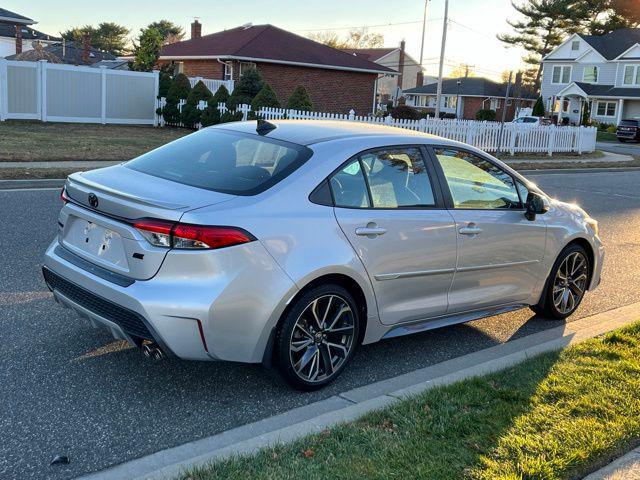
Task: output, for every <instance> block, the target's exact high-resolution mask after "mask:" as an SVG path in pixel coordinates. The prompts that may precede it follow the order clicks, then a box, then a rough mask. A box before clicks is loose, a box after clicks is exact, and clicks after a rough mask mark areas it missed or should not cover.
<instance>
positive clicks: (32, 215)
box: [0, 147, 640, 479]
mask: <svg viewBox="0 0 640 480" xmlns="http://www.w3.org/2000/svg"><path fill="white" fill-rule="evenodd" d="M634 148H637V147H634ZM529 178H531V179H532V180H533V181H535V182H537V183H538V184H539V185H540V186H541V188H542V189H543V190H545V191H546V192H547V193H549V194H551V195H553V196H556V197H558V198H560V199H562V200H566V201H576V202H577V203H578V204H580V205H581V206H582V207H583V208H585V209H586V210H587V211H588V212H589V213H590V214H591V215H592V216H593V217H595V218H596V219H597V220H598V221H599V223H600V232H601V233H600V235H601V237H602V239H603V242H604V244H605V246H606V248H607V252H606V259H605V266H604V271H603V280H602V284H601V286H600V287H599V289H598V290H597V291H595V292H593V293H591V294H588V295H587V297H586V298H585V300H584V302H583V304H582V306H581V307H580V309H579V310H578V312H577V313H576V314H574V316H573V317H572V318H571V319H569V321H572V320H576V319H578V318H582V317H584V316H588V315H591V314H594V313H598V312H602V311H606V310H609V309H612V308H615V307H618V306H621V305H625V304H628V303H631V302H634V301H637V300H638V286H639V285H640V261H638V259H639V258H640V233H639V232H638V227H640V191H639V190H638V188H637V185H638V184H639V183H640V172H638V171H628V172H615V173H579V174H578V173H568V174H536V175H531V176H529ZM60 207H61V204H60V200H59V198H58V191H54V190H40V191H31V190H27V191H13V192H11V191H0V213H1V218H2V219H3V221H4V223H5V229H4V230H3V231H2V232H0V255H1V258H2V262H1V263H0V305H1V306H2V310H1V311H0V327H1V328H2V337H1V340H0V398H2V409H0V432H2V436H3V438H2V442H1V443H0V478H2V479H18V478H20V479H26V478H54V479H60V478H73V477H76V476H78V475H81V474H85V473H89V472H94V471H97V470H100V469H104V468H107V467H109V466H110V465H114V464H117V463H121V462H123V461H126V460H130V459H133V458H136V457H140V456H142V455H146V454H149V453H152V452H155V451H158V450H160V449H163V448H167V447H171V446H175V445H179V444H182V443H185V442H188V441H191V440H195V439H198V438H203V437H206V436H209V435H212V434H215V433H218V432H221V431H225V430H228V429H230V428H233V427H235V426H239V425H243V424H246V423H248V422H252V421H256V420H259V419H261V418H266V417H269V416H271V415H274V414H277V413H281V412H284V411H286V410H289V409H291V408H294V407H299V406H303V405H306V404H310V403H312V402H314V401H317V400H319V399H322V398H327V397H330V396H332V395H335V394H337V393H339V392H341V391H344V390H347V389H349V388H353V387H356V386H360V385H365V384H367V383H370V382H373V381H377V380H381V379H384V378H389V377H392V376H395V375H399V374H401V373H405V372H409V371H412V370H415V369H418V368H422V367H425V366H428V365H431V364H434V363H438V362H441V361H444V360H447V359H451V358H454V357H456V356H459V355H463V354H466V353H469V352H472V351H476V350H479V349H483V348H487V347H490V346H492V345H495V344H497V343H502V342H507V341H509V340H512V339H516V338H520V337H522V336H525V335H528V334H531V333H535V332H538V331H541V330H544V329H547V328H550V327H555V326H558V325H561V324H562V322H557V321H548V320H543V319H539V318H534V317H533V315H532V312H530V311H529V310H528V309H527V310H521V311H518V312H515V313H510V314H505V315H500V316H497V317H493V318H489V319H484V320H480V321H476V322H472V323H469V324H465V325H459V326H455V327H448V328H443V329H439V330H435V331H429V332H425V333H422V334H417V335H413V336H409V337H401V338H397V339H393V340H388V341H384V342H380V343H378V344H375V345H370V346H366V347H363V348H361V349H360V350H359V352H358V353H357V355H356V357H355V358H354V361H353V363H352V364H351V366H350V368H348V369H347V371H345V373H344V374H343V375H342V376H341V377H340V378H339V379H338V380H337V381H336V382H334V383H333V384H331V385H330V386H329V387H327V388H325V389H323V390H320V391H318V392H313V393H302V392H297V391H294V390H291V388H290V387H289V386H288V385H286V384H285V383H284V382H283V381H282V380H281V378H280V377H279V376H278V374H277V372H275V371H268V370H265V369H264V368H263V367H262V366H259V365H238V364H229V363H196V362H186V361H180V360H176V359H166V360H164V361H161V362H157V363H156V362H153V361H150V360H148V359H146V358H144V357H143V356H142V354H141V353H140V352H138V351H136V350H134V349H131V348H129V347H128V346H127V345H126V344H124V343H122V342H116V341H114V340H113V338H112V337H111V336H110V335H109V334H108V333H106V332H105V331H102V330H93V329H92V328H90V327H89V326H88V325H86V324H85V323H84V321H82V320H81V319H78V318H77V317H76V316H75V315H74V314H72V313H70V311H69V310H65V309H63V308H62V307H60V306H58V305H56V304H55V303H54V302H53V299H52V296H51V294H50V293H49V292H48V290H47V288H46V287H45V285H44V282H43V280H42V278H41V274H40V266H41V260H42V255H43V252H44V250H45V248H46V247H47V245H48V244H49V242H50V241H51V240H52V238H53V237H54V235H55V234H56V230H57V224H56V218H57V213H58V210H59V209H60ZM55 455H67V456H69V458H70V464H68V465H55V466H50V465H49V463H50V461H51V459H52V458H53V457H54V456H55Z"/></svg>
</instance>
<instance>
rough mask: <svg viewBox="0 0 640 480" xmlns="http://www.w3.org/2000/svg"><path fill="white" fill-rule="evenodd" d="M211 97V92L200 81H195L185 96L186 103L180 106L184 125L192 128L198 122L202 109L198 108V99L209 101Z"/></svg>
mask: <svg viewBox="0 0 640 480" xmlns="http://www.w3.org/2000/svg"><path fill="white" fill-rule="evenodd" d="M212 99H213V94H212V93H211V91H210V90H209V89H208V88H207V86H206V85H205V84H204V83H202V81H200V82H198V83H196V84H195V85H194V87H193V88H192V89H191V91H190V92H189V95H188V96H187V103H186V104H185V105H184V106H183V107H182V123H183V124H184V126H185V127H188V128H194V127H195V126H196V124H198V123H199V122H200V118H201V115H202V110H200V109H199V108H198V104H199V103H200V101H201V100H202V101H205V102H209V101H211V100H212Z"/></svg>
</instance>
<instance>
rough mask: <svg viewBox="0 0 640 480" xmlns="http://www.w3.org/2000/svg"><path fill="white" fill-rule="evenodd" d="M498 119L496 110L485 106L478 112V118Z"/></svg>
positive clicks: (491, 120) (486, 119) (489, 120)
mask: <svg viewBox="0 0 640 480" xmlns="http://www.w3.org/2000/svg"><path fill="white" fill-rule="evenodd" d="M495 119H496V111H495V110H491V109H489V108H484V109H481V110H478V111H477V112H476V120H482V121H488V122H493V121H494V120H495Z"/></svg>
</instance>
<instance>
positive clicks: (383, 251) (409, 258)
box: [330, 147, 456, 325]
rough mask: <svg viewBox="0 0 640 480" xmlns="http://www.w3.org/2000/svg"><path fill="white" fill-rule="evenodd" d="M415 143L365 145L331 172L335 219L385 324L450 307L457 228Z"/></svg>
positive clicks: (415, 318) (430, 167) (433, 175)
mask: <svg viewBox="0 0 640 480" xmlns="http://www.w3.org/2000/svg"><path fill="white" fill-rule="evenodd" d="M434 178H435V170H433V166H432V165H429V166H428V168H427V166H426V165H425V162H424V159H423V157H422V154H421V150H420V149H419V148H417V147H389V148H383V149H377V150H373V151H367V152H365V153H363V154H361V155H359V156H358V157H357V158H355V159H352V160H351V161H349V162H347V164H345V166H344V167H343V168H342V169H341V170H340V171H338V172H337V173H336V174H334V175H333V177H332V178H331V179H330V185H331V189H332V192H333V197H334V200H335V214H336V218H337V220H338V223H339V225H340V227H341V229H342V231H343V232H344V234H345V235H346V237H347V238H348V240H349V242H350V243H351V245H352V246H353V248H354V250H355V251H356V252H357V254H358V256H359V257H360V259H361V260H362V262H363V264H364V266H365V268H366V270H367V272H368V274H369V277H370V279H371V282H372V284H373V289H374V292H375V295H376V301H377V304H378V311H379V313H380V319H381V321H382V323H383V324H385V325H394V324H397V323H401V322H405V321H411V320H420V319H424V318H427V317H431V316H437V315H442V314H444V313H446V311H447V292H448V290H449V287H450V286H451V281H452V279H453V273H454V270H455V263H456V229H455V223H454V220H453V218H452V216H451V214H450V213H449V212H448V211H447V210H445V209H444V208H443V206H442V198H441V197H442V196H441V194H440V193H439V190H437V189H436V188H434V186H435V183H434V182H433V180H434Z"/></svg>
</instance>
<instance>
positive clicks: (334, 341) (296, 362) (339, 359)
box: [277, 284, 359, 390]
mask: <svg viewBox="0 0 640 480" xmlns="http://www.w3.org/2000/svg"><path fill="white" fill-rule="evenodd" d="M358 332H359V317H358V309H357V307H356V304H355V301H354V299H353V296H352V295H351V294H350V293H349V292H348V291H347V290H345V289H344V288H343V287H341V286H339V285H333V284H329V285H322V286H319V287H316V288H313V289H311V290H309V291H308V292H306V293H305V294H303V295H302V296H301V297H300V298H299V299H297V300H296V301H295V303H294V304H293V306H292V307H291V308H290V309H289V310H288V311H287V312H286V313H285V316H284V318H283V320H282V323H281V326H280V329H279V331H278V337H277V358H278V364H279V366H280V370H281V371H282V374H283V376H284V377H285V378H286V380H287V381H288V382H289V383H290V384H291V385H293V386H294V387H295V388H297V389H300V390H316V389H318V388H321V387H323V386H324V385H326V384H328V383H330V382H332V381H333V380H335V379H336V378H337V377H338V376H339V375H340V374H341V373H342V371H343V370H344V368H345V367H346V366H347V363H348V362H349V360H351V357H352V356H353V353H354V351H355V349H356V347H357V345H358Z"/></svg>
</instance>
